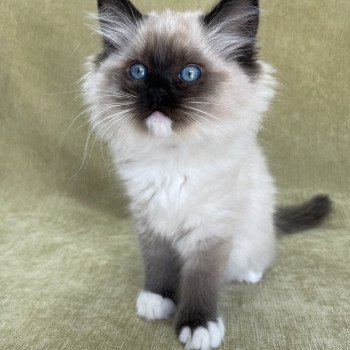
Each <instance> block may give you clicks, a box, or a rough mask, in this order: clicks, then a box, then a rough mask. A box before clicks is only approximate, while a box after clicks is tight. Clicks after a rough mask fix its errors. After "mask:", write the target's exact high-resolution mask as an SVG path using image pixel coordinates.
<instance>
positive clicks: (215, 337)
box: [179, 317, 225, 350]
mask: <svg viewBox="0 0 350 350" xmlns="http://www.w3.org/2000/svg"><path fill="white" fill-rule="evenodd" d="M224 335H225V326H224V323H223V322H222V319H221V318H220V317H218V319H217V320H216V322H212V321H209V322H207V326H206V327H197V328H196V329H194V330H193V331H191V329H190V327H184V328H182V330H181V332H180V335H179V340H180V342H181V343H183V344H186V345H185V349H186V350H210V349H215V348H218V347H219V346H220V344H221V343H222V341H223V340H224Z"/></svg>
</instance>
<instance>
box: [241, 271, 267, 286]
mask: <svg viewBox="0 0 350 350" xmlns="http://www.w3.org/2000/svg"><path fill="white" fill-rule="evenodd" d="M262 276H263V273H262V272H260V271H253V270H248V271H247V272H246V273H245V274H244V275H242V279H241V280H240V282H247V283H258V282H260V280H261V278H262Z"/></svg>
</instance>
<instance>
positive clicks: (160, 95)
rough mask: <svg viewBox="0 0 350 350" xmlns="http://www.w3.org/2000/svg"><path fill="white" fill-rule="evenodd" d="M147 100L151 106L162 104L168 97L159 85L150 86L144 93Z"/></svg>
mask: <svg viewBox="0 0 350 350" xmlns="http://www.w3.org/2000/svg"><path fill="white" fill-rule="evenodd" d="M146 98H147V102H148V104H149V105H150V106H151V107H155V108H156V107H159V106H164V105H165V104H166V102H167V99H168V92H167V91H166V90H165V89H164V88H161V87H151V88H149V89H148V91H147V93H146Z"/></svg>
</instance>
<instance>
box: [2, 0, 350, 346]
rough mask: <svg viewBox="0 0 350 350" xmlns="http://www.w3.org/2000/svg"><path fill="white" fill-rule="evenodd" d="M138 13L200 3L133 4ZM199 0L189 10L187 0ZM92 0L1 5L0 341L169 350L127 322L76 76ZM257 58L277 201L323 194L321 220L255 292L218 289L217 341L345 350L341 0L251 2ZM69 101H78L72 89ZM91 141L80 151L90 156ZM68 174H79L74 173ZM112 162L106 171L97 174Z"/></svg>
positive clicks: (96, 153) (347, 154)
mask: <svg viewBox="0 0 350 350" xmlns="http://www.w3.org/2000/svg"><path fill="white" fill-rule="evenodd" d="M135 3H136V4H137V5H139V6H140V8H142V9H143V10H150V9H152V8H153V7H156V8H158V9H160V8H165V7H166V6H169V7H173V8H175V7H176V8H178V9H187V8H193V7H194V6H195V5H197V7H208V6H209V4H210V1H203V2H201V1H197V4H195V3H192V2H191V1H185V0H181V1H180V0H177V1H176V2H175V1H174V2H173V4H172V2H171V1H170V0H168V1H157V0H152V1H151V0H149V1H148V0H139V1H136V0H135ZM200 4H201V5H200ZM95 6H96V5H95V1H94V0H84V1H83V0H76V1H54V0H45V1H39V0H31V1H28V0H27V1H24V0H2V1H1V6H0V44H1V45H0V348H1V349H4V350H5V349H6V350H24V349H31V350H32V349H35V350H39V349H43V350H44V349H45V350H46V349H48V350H56V349H62V350H63V349H74V350H112V349H122V350H124V349H125V350H128V349H130V350H135V349H136V350H138V349H157V350H158V349H159V350H160V349H182V346H181V345H180V344H179V343H178V342H177V340H176V337H175V334H174V332H173V328H172V321H171V320H169V321H166V322H152V323H147V322H144V321H143V320H141V319H139V318H138V317H137V316H136V315H135V298H136V295H137V293H138V291H139V290H140V288H141V286H142V280H143V277H142V264H141V260H140V254H139V253H138V247H137V239H136V236H135V235H134V233H133V230H132V226H131V222H130V219H129V218H128V215H127V211H126V210H125V199H124V198H123V195H122V191H121V189H120V185H118V184H116V183H115V182H114V181H113V179H112V177H111V176H110V175H109V171H110V164H109V163H108V160H107V152H106V151H105V150H104V158H105V160H104V158H103V157H102V150H103V148H101V144H100V142H99V141H96V142H95V144H94V147H93V149H92V146H93V140H94V137H93V136H92V137H91V138H90V142H89V143H88V147H87V148H88V149H87V152H86V157H85V158H86V159H85V161H84V164H83V165H82V166H81V167H80V160H81V157H82V155H83V154H84V147H85V141H86V139H87V135H88V130H89V129H88V125H86V124H85V125H84V123H85V122H86V120H87V119H86V116H84V115H82V116H80V117H78V118H77V120H76V121H75V122H74V123H73V124H72V125H70V124H71V122H72V121H73V119H74V118H75V117H76V116H77V115H79V113H81V112H82V111H83V108H82V101H81V99H80V98H79V92H78V91H77V90H78V89H79V85H78V84H77V81H78V79H79V77H80V76H81V75H82V68H81V67H82V65H83V62H84V57H85V56H87V55H89V54H91V53H94V52H95V51H96V50H97V47H98V45H99V40H98V38H97V37H96V36H95V35H92V34H91V31H90V30H89V28H88V27H87V26H86V25H85V24H86V22H89V23H91V21H90V20H87V19H86V13H85V11H87V12H91V11H95V9H96V8H95ZM262 8H263V10H264V11H263V13H262V20H261V30H260V33H259V36H260V42H261V46H262V47H263V49H262V52H261V57H262V58H263V59H265V60H266V61H268V62H270V63H272V64H273V65H274V66H275V67H276V68H277V70H278V73H277V77H278V79H279V81H280V86H279V90H278V94H277V97H276V99H275V101H274V104H273V107H272V108H271V111H270V113H268V115H267V118H266V123H265V127H266V130H265V131H264V132H263V133H262V134H261V138H262V139H263V141H264V142H263V145H264V147H265V149H266V152H267V154H268V155H269V160H270V167H271V169H272V171H273V173H274V175H275V176H276V181H277V183H278V185H279V189H280V197H279V199H280V201H281V202H283V203H286V202H297V201H301V200H303V199H304V198H308V197H309V196H310V195H312V194H314V193H317V192H326V193H329V194H330V195H331V197H332V199H333V201H334V213H333V214H332V216H331V217H330V219H329V220H328V221H327V222H326V223H325V224H324V225H323V226H322V227H320V228H318V229H315V230H311V231H309V232H307V233H305V234H304V233H303V234H297V235H293V236H284V237H282V238H281V239H280V240H279V255H278V258H277V259H276V263H275V265H274V267H273V268H272V269H271V270H270V271H269V272H268V273H267V274H266V276H265V277H264V279H263V281H262V282H261V283H260V284H258V285H247V284H232V285H229V286H226V287H225V293H223V298H222V300H221V303H220V310H221V313H222V314H223V316H224V319H225V322H226V339H225V343H224V345H223V346H222V349H226V350H228V349H230V350H231V349H237V350H238V349H242V350H243V349H244V350H255V349H257V350H272V349H276V350H281V349H287V350H301V349H302V350H308V349H315V350H319V349H332V350H346V349H350V333H349V326H350V319H349V315H350V307H349V303H350V272H349V269H350V259H349V252H350V239H349V237H350V233H349V228H350V215H349V213H350V197H349V195H350V175H349V174H350V113H349V109H350V108H349V105H350V102H349V90H350V88H349V82H350V68H349V67H350V65H349V54H350V45H349V44H350V42H349V38H350V27H349V26H350V24H349V23H350V21H349V18H350V2H349V0H295V1H280V0H269V1H268V0H263V1H262ZM77 96H78V98H76V97H77ZM91 149H92V150H91ZM79 168H80V169H79ZM108 169H109V171H108Z"/></svg>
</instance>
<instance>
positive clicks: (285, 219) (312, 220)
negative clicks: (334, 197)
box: [274, 194, 332, 233]
mask: <svg viewBox="0 0 350 350" xmlns="http://www.w3.org/2000/svg"><path fill="white" fill-rule="evenodd" d="M331 209H332V202H331V200H330V199H329V197H328V196H327V195H325V194H318V195H316V196H314V197H312V198H311V199H310V200H308V201H307V202H305V203H302V204H300V205H292V206H286V207H279V208H277V210H276V212H275V217H274V219H275V226H276V228H277V230H278V231H279V232H280V233H293V232H298V231H303V230H307V229H310V228H313V227H315V226H318V225H319V224H321V223H322V222H323V221H324V219H325V218H326V217H327V216H328V214H329V213H330V211H331Z"/></svg>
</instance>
